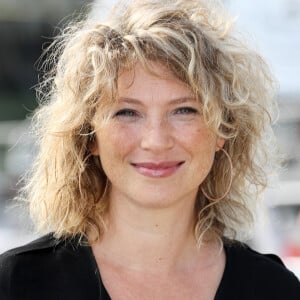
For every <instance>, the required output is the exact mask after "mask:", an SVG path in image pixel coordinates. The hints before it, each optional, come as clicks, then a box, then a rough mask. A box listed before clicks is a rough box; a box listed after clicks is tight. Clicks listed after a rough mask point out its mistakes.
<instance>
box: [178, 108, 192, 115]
mask: <svg viewBox="0 0 300 300" xmlns="http://www.w3.org/2000/svg"><path fill="white" fill-rule="evenodd" d="M197 113H198V110H197V109H195V108H193V107H179V108H177V109H176V110H175V114H179V115H181V114H183V115H190V114H197Z"/></svg>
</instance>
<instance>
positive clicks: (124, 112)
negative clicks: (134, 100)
mask: <svg viewBox="0 0 300 300" xmlns="http://www.w3.org/2000/svg"><path fill="white" fill-rule="evenodd" d="M137 116H138V113H137V112H136V111H135V110H133V109H128V108H126V109H121V110H119V111H117V112H116V113H115V115H114V117H137Z"/></svg>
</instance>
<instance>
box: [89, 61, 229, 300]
mask: <svg viewBox="0 0 300 300" xmlns="http://www.w3.org/2000/svg"><path fill="white" fill-rule="evenodd" d="M151 67H152V68H153V70H154V71H155V72H157V74H160V75H163V76H164V78H160V77H157V76H154V75H153V74H149V73H148V72H147V71H146V70H144V69H143V68H142V67H141V66H140V65H139V64H137V65H136V66H135V68H134V70H124V71H123V72H121V74H120V76H119V78H118V101H117V103H116V106H115V107H114V108H113V111H112V117H111V118H110V119H109V120H108V121H107V122H105V123H104V124H103V125H101V126H98V127H99V128H97V125H98V124H97V120H99V119H101V116H100V117H99V118H96V121H95V124H94V126H95V127H96V128H97V133H96V142H95V144H94V145H92V146H91V151H92V153H93V155H99V156H100V160H101V164H102V167H103V170H104V172H105V173H106V175H107V177H108V178H109V180H110V182H111V189H110V192H109V204H110V209H109V213H108V214H107V216H106V218H105V221H106V224H107V228H106V231H105V233H104V235H103V237H102V239H101V240H100V241H98V242H97V243H95V244H93V245H92V249H93V252H94V255H95V258H96V261H97V263H98V266H99V269H100V270H101V277H102V280H103V283H104V285H105V287H106V289H107V290H108V293H109V294H110V296H111V298H112V299H117V300H119V299H120V300H122V299H126V300H131V299H145V300H146V299H158V300H159V299H203V300H206V299H207V300H208V299H214V296H215V293H216V291H217V288H218V286H219V284H220V281H221V278H222V274H223V271H224V267H225V254H224V251H223V250H222V251H220V247H219V244H218V243H217V242H214V241H211V242H208V243H206V244H205V245H204V246H202V247H200V249H199V248H198V247H197V245H196V240H195V237H194V231H193V230H194V220H195V215H194V204H195V199H196V195H197V193H198V189H199V186H200V184H201V183H202V181H203V180H204V179H205V177H206V176H207V174H208V173H209V171H210V168H211V166H212V164H213V161H214V155H215V152H216V151H218V150H219V149H220V148H221V147H222V146H223V144H224V140H223V139H221V138H219V137H217V136H216V135H215V134H214V133H213V132H212V131H211V130H210V129H208V128H207V126H206V125H205V124H204V122H203V119H202V116H201V105H200V104H199V103H198V102H197V101H196V99H195V97H194V95H193V94H192V92H191V91H190V89H189V88H188V87H187V86H186V85H185V84H183V83H182V82H180V81H179V80H178V79H176V78H175V77H174V75H173V74H171V73H170V71H168V70H167V69H166V68H165V67H163V66H162V65H161V64H159V63H152V64H151ZM99 114H101V113H100V112H99Z"/></svg>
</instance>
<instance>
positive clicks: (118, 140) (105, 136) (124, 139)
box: [97, 125, 136, 159]
mask: <svg viewBox="0 0 300 300" xmlns="http://www.w3.org/2000/svg"><path fill="white" fill-rule="evenodd" d="M135 137H136V133H135V132H134V130H132V129H131V128H128V127H127V126H117V125H107V126H105V127H103V128H102V129H101V130H99V133H98V138H97V140H98V149H99V155H100V157H101V159H106V158H113V157H116V156H123V155H125V154H126V153H128V152H129V151H130V150H131V149H132V148H133V146H134V144H135V140H136V139H135Z"/></svg>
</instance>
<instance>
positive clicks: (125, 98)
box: [118, 96, 196, 105]
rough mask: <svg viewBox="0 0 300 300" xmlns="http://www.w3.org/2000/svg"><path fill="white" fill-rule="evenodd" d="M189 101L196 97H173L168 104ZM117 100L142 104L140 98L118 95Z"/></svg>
mask: <svg viewBox="0 0 300 300" xmlns="http://www.w3.org/2000/svg"><path fill="white" fill-rule="evenodd" d="M191 101H192V102H196V98H195V97H193V96H187V97H179V98H174V99H171V100H170V101H169V103H168V104H183V103H186V102H191ZM118 102H125V103H128V104H136V105H143V103H142V101H141V100H139V99H136V98H128V97H120V98H118Z"/></svg>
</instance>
